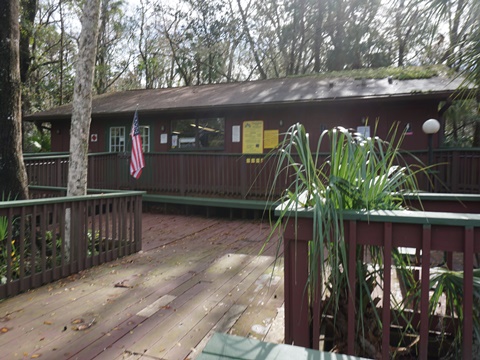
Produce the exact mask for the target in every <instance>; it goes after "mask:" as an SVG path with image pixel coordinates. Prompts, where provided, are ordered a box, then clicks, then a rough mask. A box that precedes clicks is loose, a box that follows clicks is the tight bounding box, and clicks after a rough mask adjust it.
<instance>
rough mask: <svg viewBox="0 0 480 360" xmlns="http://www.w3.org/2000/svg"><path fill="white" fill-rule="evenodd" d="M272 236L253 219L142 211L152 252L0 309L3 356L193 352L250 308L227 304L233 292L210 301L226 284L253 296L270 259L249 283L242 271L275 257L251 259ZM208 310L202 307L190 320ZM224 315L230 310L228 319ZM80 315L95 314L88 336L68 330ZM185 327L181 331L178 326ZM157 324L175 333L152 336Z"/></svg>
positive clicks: (134, 355)
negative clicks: (216, 330)
mask: <svg viewBox="0 0 480 360" xmlns="http://www.w3.org/2000/svg"><path fill="white" fill-rule="evenodd" d="M268 233H269V227H268V224H261V223H260V222H258V221H245V220H233V221H232V220H225V219H205V218H201V217H183V216H169V215H155V214H144V218H143V239H144V242H148V246H147V247H146V248H145V247H144V251H143V252H141V253H139V254H134V255H132V256H129V257H126V258H123V259H120V260H117V261H114V262H111V263H108V264H103V265H101V266H98V267H95V268H93V269H91V270H88V271H85V272H82V273H81V274H79V275H78V276H73V277H71V278H69V279H64V280H61V281H57V282H56V283H53V284H49V285H46V286H44V287H42V288H39V289H37V290H35V291H32V292H29V293H26V294H21V295H19V296H17V297H15V298H12V299H7V300H5V301H3V302H1V303H0V327H4V326H5V327H6V328H7V329H8V331H7V332H5V333H2V334H0V359H15V358H26V357H27V358H29V357H31V356H32V355H35V356H40V358H48V359H69V358H72V359H74V358H78V359H82V360H83V359H94V358H95V359H101V358H103V359H109V360H110V359H113V358H114V357H117V358H128V357H130V358H131V359H139V358H142V359H148V358H156V356H155V355H154V354H149V353H145V351H144V350H145V349H141V346H139V347H138V350H140V351H137V352H136V351H134V350H135V349H136V348H135V347H134V348H133V349H134V350H133V351H132V350H131V349H130V348H129V344H133V345H135V344H137V343H139V342H141V341H146V344H149V345H151V346H152V349H153V348H161V347H164V348H165V349H166V350H165V351H164V352H165V353H166V352H167V351H170V353H171V356H173V357H168V359H177V357H175V356H183V355H181V354H188V353H189V352H190V351H191V349H192V348H198V350H199V351H200V350H201V348H202V344H205V343H206V340H204V338H205V337H206V336H208V337H210V336H211V335H212V328H215V329H221V331H225V332H228V331H229V330H230V329H231V326H232V324H233V323H234V322H235V319H237V315H238V314H239V312H241V310H240V309H243V308H244V307H245V306H247V305H245V304H239V303H236V300H235V301H233V299H234V298H235V299H236V298H237V297H236V295H235V296H232V297H228V299H227V300H228V305H225V304H226V300H224V301H223V302H224V304H223V305H220V303H221V302H220V300H218V299H217V298H220V299H221V296H216V295H217V294H220V292H221V293H222V294H223V298H226V297H227V296H228V292H229V291H227V290H228V288H230V290H232V289H235V290H236V289H237V288H240V287H241V289H242V290H241V292H242V294H243V293H245V292H248V291H251V289H252V286H253V284H254V283H255V281H257V279H258V277H259V276H261V274H263V273H264V272H265V269H266V268H267V267H268V266H269V265H268V264H267V263H268V261H267V262H266V263H265V264H262V265H261V266H260V267H258V275H250V277H249V274H252V271H250V270H247V269H250V268H252V267H253V268H254V269H257V267H256V265H255V261H259V260H258V259H262V258H267V257H268V256H269V257H271V256H272V255H273V254H274V253H275V251H274V249H273V247H272V246H269V247H267V249H266V252H265V254H264V255H265V256H262V257H257V254H258V252H259V249H260V248H261V246H262V245H263V242H264V240H265V238H266V236H267V235H268ZM229 254H230V257H229ZM269 261H270V262H271V260H269ZM229 268H230V269H229ZM260 268H261V269H262V271H260ZM256 271H257V270H255V274H257V272H256ZM256 277H257V278H256ZM245 278H248V281H245V280H244V279H245ZM242 279H243V281H244V283H242ZM115 284H123V285H125V287H115ZM239 286H240V287H239ZM225 294H226V295H225ZM238 295H240V294H238ZM162 297H163V300H160V299H162ZM240 297H241V296H240ZM165 301H166V302H165ZM163 304H165V305H163ZM175 304H176V305H175ZM173 305H175V307H174V306H173ZM204 305H205V306H206V308H207V309H208V311H203V313H202V312H199V315H198V316H197V318H196V320H195V322H189V319H190V318H191V317H192V316H191V315H192V314H194V313H195V312H196V310H195V309H197V310H198V309H199V307H200V306H201V307H202V308H203V306H204ZM173 310H176V311H173ZM177 312H178V313H177ZM227 314H235V316H234V318H233V319H234V320H233V321H232V318H231V317H230V316H231V315H227ZM86 315H89V316H90V315H91V316H97V315H98V318H96V321H95V323H94V324H92V326H91V327H89V328H88V329H86V330H84V331H74V330H72V326H73V325H72V324H71V321H72V320H74V319H75V318H79V317H86ZM227 319H228V320H229V321H227ZM181 321H183V328H182V327H178V325H179V323H180V322H181ZM162 324H163V325H164V324H169V325H168V326H169V327H168V328H169V329H172V328H174V329H176V331H175V334H174V333H173V332H172V334H170V333H167V334H166V336H165V335H163V336H161V337H159V336H156V335H152V334H155V332H157V333H158V331H164V330H162V329H163V328H162ZM196 324H198V330H196V331H195V329H196V326H197V325H196ZM59 325H60V326H59ZM65 326H67V329H66V330H64V328H65ZM192 327H194V330H190V329H191V328H192ZM182 331H183V333H182ZM164 332H165V331H164ZM170 338H171V339H174V338H175V339H177V338H178V339H180V340H179V341H178V342H180V343H182V342H184V343H185V344H187V343H188V345H187V346H188V348H187V349H185V350H184V349H183V348H181V347H180V349H177V348H176V347H175V346H170V345H171V344H174V345H175V343H174V340H169V341H171V343H167V345H166V346H163V345H162V341H164V340H165V339H170ZM162 339H163V340H162ZM178 342H177V343H178ZM105 349H107V350H108V351H105ZM110 350H114V351H110ZM147 350H148V349H147ZM159 354H160V352H159ZM110 355H112V357H111V356H110ZM152 356H153V357H152ZM169 356H170V355H169ZM178 358H179V357H178ZM179 359H180V358H179Z"/></svg>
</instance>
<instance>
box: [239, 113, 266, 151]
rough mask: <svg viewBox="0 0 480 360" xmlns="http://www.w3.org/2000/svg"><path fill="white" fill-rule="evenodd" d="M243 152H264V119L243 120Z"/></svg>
mask: <svg viewBox="0 0 480 360" xmlns="http://www.w3.org/2000/svg"><path fill="white" fill-rule="evenodd" d="M242 152H243V153H244V154H262V153H263V121H261V120H260V121H258V120H255V121H244V122H243V142H242Z"/></svg>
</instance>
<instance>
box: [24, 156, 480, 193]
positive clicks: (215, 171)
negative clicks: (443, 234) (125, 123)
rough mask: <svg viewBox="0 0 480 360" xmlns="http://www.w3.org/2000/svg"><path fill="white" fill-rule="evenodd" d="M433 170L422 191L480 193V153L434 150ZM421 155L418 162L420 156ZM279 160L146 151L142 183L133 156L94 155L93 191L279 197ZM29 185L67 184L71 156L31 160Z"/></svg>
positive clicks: (27, 160)
mask: <svg viewBox="0 0 480 360" xmlns="http://www.w3.org/2000/svg"><path fill="white" fill-rule="evenodd" d="M413 155H414V156H411V155H405V159H406V160H407V161H411V162H415V161H417V158H418V159H421V160H422V161H424V162H426V155H427V153H426V152H416V153H415V154H413ZM434 155H435V161H434V162H435V163H436V164H438V165H436V166H435V167H434V168H433V169H432V176H431V178H432V181H433V183H434V185H435V186H434V188H433V189H430V187H429V185H428V182H427V179H426V178H419V182H420V188H421V189H423V190H433V191H435V192H442V193H448V192H460V193H471V194H480V149H473V150H463V149H460V150H457V149H441V150H435V152H434ZM415 157H416V158H415ZM275 159H276V158H275V157H274V156H265V155H244V154H219V153H210V154H208V153H177V152H172V153H147V154H145V161H146V166H145V169H144V171H143V173H142V176H141V177H140V179H139V180H135V179H133V178H132V177H131V176H130V175H129V173H128V171H129V154H126V153H98V154H90V155H89V163H88V164H89V168H88V187H89V188H95V189H118V190H126V189H128V190H142V191H147V192H148V193H151V194H166V195H179V196H203V197H224V198H233V199H235V198H241V199H258V200H260V199H263V200H266V199H267V197H268V196H273V198H274V199H276V198H278V196H279V195H280V194H281V192H282V190H283V189H285V188H286V186H287V183H288V174H284V175H283V177H282V179H281V181H277V182H276V183H275V186H274V182H273V173H274V170H275V165H276V162H275ZM25 165H26V168H27V173H28V181H29V184H30V185H43V186H60V187H65V186H66V184H67V171H68V156H67V155H59V154H56V155H52V156H48V155H45V156H26V157H25Z"/></svg>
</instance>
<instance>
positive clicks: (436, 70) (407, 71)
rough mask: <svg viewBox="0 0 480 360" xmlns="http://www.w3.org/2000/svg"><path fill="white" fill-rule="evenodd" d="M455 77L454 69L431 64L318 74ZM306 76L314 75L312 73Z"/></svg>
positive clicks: (412, 77)
mask: <svg viewBox="0 0 480 360" xmlns="http://www.w3.org/2000/svg"><path fill="white" fill-rule="evenodd" d="M442 75H443V76H448V77H454V72H453V70H451V69H449V68H447V67H446V66H444V65H431V66H407V67H384V68H376V69H370V68H364V69H355V70H342V71H331V72H328V73H319V74H316V75H315V76H317V77H318V78H320V79H338V78H353V79H384V78H387V77H389V76H391V77H392V78H393V79H398V80H413V79H430V78H432V77H435V76H442ZM305 76H312V75H311V74H308V75H305Z"/></svg>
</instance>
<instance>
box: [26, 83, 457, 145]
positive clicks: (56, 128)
mask: <svg viewBox="0 0 480 360" xmlns="http://www.w3.org/2000/svg"><path fill="white" fill-rule="evenodd" d="M458 86H459V81H452V80H451V79H448V78H443V77H433V78H430V79H416V80H396V79H393V80H392V79H391V78H390V79H388V78H384V79H358V80H356V79H344V78H338V79H329V80H325V79H320V78H318V77H315V76H310V77H295V78H282V79H272V80H263V81H253V82H241V83H228V84H216V85H203V86H191V87H182V88H168V89H150V90H132V91H124V92H118V93H111V94H105V95H101V96H97V97H95V98H94V100H93V108H92V124H91V129H90V143H89V151H90V152H92V153H97V152H127V151H129V150H130V137H129V132H130V128H131V124H132V119H133V115H134V112H135V110H136V109H137V110H138V115H139V121H140V125H141V126H142V131H143V143H144V150H145V152H178V151H201V152H216V153H218V152H223V153H230V154H232V153H236V154H239V153H257V154H261V153H265V152H268V151H269V150H270V149H271V148H272V147H273V146H275V145H276V143H277V142H278V139H279V137H281V134H282V132H284V131H286V130H287V129H288V127H289V126H290V125H292V124H293V123H296V122H300V123H302V124H304V125H305V126H306V128H307V130H308V131H309V133H310V135H311V139H312V143H313V144H315V143H316V140H317V139H318V137H319V135H320V133H321V131H322V130H324V129H326V128H331V127H333V126H338V125H340V126H344V127H348V128H354V129H358V130H360V131H365V129H366V127H365V126H367V127H370V131H371V132H373V128H374V126H375V122H376V121H378V130H377V135H378V136H380V137H385V135H386V133H387V131H388V130H389V129H390V128H391V126H392V124H394V123H397V122H398V123H399V124H400V128H401V129H408V136H406V138H405V141H404V143H403V147H404V148H405V149H408V150H422V149H426V148H427V137H426V135H425V134H424V133H423V132H422V124H423V122H424V121H425V120H427V119H429V118H436V119H439V120H440V121H442V113H441V111H440V110H439V109H441V104H442V102H445V101H447V100H448V99H450V98H451V97H452V95H453V94H454V92H455V90H456V89H457V88H458ZM71 109H72V107H71V105H65V106H61V107H58V108H55V109H52V110H48V111H44V112H39V113H36V114H33V115H29V116H26V117H25V120H26V121H42V122H45V121H47V122H51V124H52V138H51V140H52V152H63V151H68V148H69V145H68V144H69V126H70V118H71ZM367 131H368V130H367ZM440 134H441V132H440ZM439 139H440V141H441V135H439V136H436V137H435V139H434V144H435V145H434V146H435V147H437V146H438V143H439Z"/></svg>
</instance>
